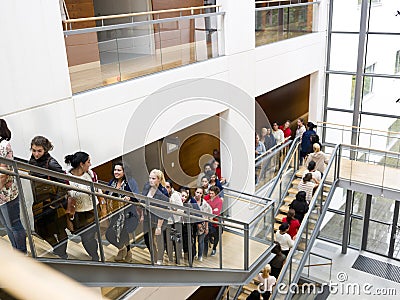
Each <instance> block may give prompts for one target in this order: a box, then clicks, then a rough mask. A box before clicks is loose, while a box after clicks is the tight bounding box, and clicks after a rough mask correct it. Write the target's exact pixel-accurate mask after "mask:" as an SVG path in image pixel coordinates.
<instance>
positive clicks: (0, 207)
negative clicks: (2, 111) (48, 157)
mask: <svg viewBox="0 0 400 300" xmlns="http://www.w3.org/2000/svg"><path fill="white" fill-rule="evenodd" d="M10 139H11V131H10V129H8V126H7V123H6V121H5V120H4V119H0V157H3V158H8V159H14V156H13V151H12V149H11V144H10ZM0 168H2V169H6V170H9V171H12V167H11V166H10V165H7V164H0ZM0 222H1V224H3V226H4V227H5V229H6V232H7V235H8V238H9V239H10V242H11V245H12V246H13V248H15V249H17V250H19V251H21V252H23V253H26V251H27V250H26V232H25V229H24V227H23V226H22V223H21V219H20V209H19V197H18V188H17V184H16V182H15V179H14V177H13V176H9V175H6V174H2V173H0Z"/></svg>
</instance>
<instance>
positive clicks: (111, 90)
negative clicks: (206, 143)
mask: <svg viewBox="0 0 400 300" xmlns="http://www.w3.org/2000/svg"><path fill="white" fill-rule="evenodd" d="M221 4H222V5H223V8H222V10H223V11H225V12H226V18H225V24H224V28H225V33H226V37H225V41H226V44H225V49H226V54H227V55H226V56H224V57H220V58H216V59H212V60H208V61H203V62H199V63H195V64H191V65H187V66H183V67H179V68H175V69H171V70H168V71H164V72H161V73H157V74H153V75H148V76H144V77H141V78H137V79H134V80H131V81H126V82H122V83H119V84H115V85H111V86H107V87H104V88H99V89H95V90H92V91H87V92H83V93H80V94H77V95H74V96H71V88H70V85H69V74H68V67H67V61H66V54H65V46H64V40H63V35H62V29H61V25H60V24H61V17H60V11H59V7H58V3H57V2H54V1H45V0H42V1H35V3H34V4H32V3H31V2H28V3H26V2H25V1H21V0H17V1H13V2H6V3H3V2H2V3H0V14H1V16H2V18H0V22H1V24H4V25H6V26H0V28H1V29H0V30H3V31H4V34H3V36H5V37H6V39H9V40H10V41H12V42H11V43H6V44H4V45H5V46H4V45H3V46H2V47H1V48H0V53H1V54H2V55H0V60H1V62H2V64H1V65H2V66H5V67H3V68H1V70H0V75H1V79H2V80H1V84H2V87H3V88H2V89H1V90H2V93H3V95H4V98H3V97H2V98H3V99H7V100H9V101H10V104H9V105H6V106H2V107H1V108H0V117H4V118H6V120H7V121H8V122H9V124H10V127H11V129H12V130H13V133H14V138H13V140H12V141H13V145H14V150H15V153H16V155H17V156H22V157H28V156H29V141H30V140H31V138H32V137H33V136H34V135H37V134H42V135H45V136H47V137H49V138H50V139H51V140H52V141H53V142H54V145H55V150H54V151H53V155H54V156H55V157H56V158H57V159H58V160H59V161H62V159H63V157H64V156H65V154H69V153H72V152H74V151H77V150H80V149H81V150H84V151H87V152H88V153H90V154H91V156H92V162H93V165H94V166H96V165H99V164H101V163H104V162H106V161H109V160H110V159H113V158H115V157H117V156H120V155H121V154H122V149H123V142H124V135H125V129H126V128H127V125H128V123H129V119H130V117H131V116H132V115H133V114H134V112H136V111H137V108H138V107H139V105H141V104H142V102H143V101H146V100H145V99H146V97H148V96H149V95H151V94H152V93H154V92H155V91H157V90H159V89H160V88H163V87H165V86H166V85H168V84H171V83H175V82H179V81H182V80H185V79H190V78H192V79H199V78H210V79H219V80H223V81H226V82H228V83H230V84H232V85H234V86H236V87H238V88H240V89H241V90H243V91H244V92H245V93H247V94H248V95H249V97H250V99H251V98H253V99H254V98H255V97H256V96H259V95H261V94H263V93H266V92H269V91H271V90H273V89H276V88H278V87H280V86H283V85H285V84H287V83H289V82H292V81H294V80H297V79H299V78H301V77H304V76H306V75H309V74H317V75H316V76H317V77H315V78H316V79H315V82H314V80H312V84H311V89H312V91H311V92H310V95H311V99H312V100H311V101H312V103H310V106H313V105H314V104H315V103H319V102H318V101H321V93H322V88H321V86H320V81H321V75H320V74H321V70H322V69H323V62H324V49H323V45H324V43H325V39H324V34H323V33H315V34H309V35H306V36H302V37H298V38H294V39H290V40H286V41H282V42H278V43H274V44H270V45H266V46H262V47H257V48H255V41H254V39H255V34H254V15H255V14H254V3H252V2H247V1H226V0H221ZM27 6H28V7H27ZM5 11H7V13H4V12H5ZM3 15H4V16H3ZM33 16H34V17H33ZM38 20H39V21H38ZM32 24H35V26H31V25H32ZM5 27H7V28H13V27H15V28H16V31H11V30H7V31H5V30H4V28H5ZM16 32H17V33H18V34H16ZM26 45H29V48H28V49H27V46H26ZM232 98H235V96H234V95H233V96H232ZM241 105H242V108H241V110H242V114H241V115H240V116H238V115H237V114H236V113H234V112H231V111H230V110H228V111H227V107H226V106H224V105H222V106H221V105H220V106H218V105H207V106H204V105H203V106H202V105H201V102H198V103H197V104H193V105H191V106H189V107H184V108H182V109H181V110H175V111H173V110H172V111H170V112H169V115H168V118H170V119H173V120H174V122H176V123H179V126H188V125H190V122H183V123H182V122H181V121H182V120H184V119H185V118H186V117H187V116H190V115H193V114H195V113H198V112H199V111H202V112H207V113H208V114H209V115H214V114H216V113H219V112H222V111H224V113H223V114H222V116H223V118H225V119H227V121H233V122H239V123H240V122H243V121H244V120H246V122H247V121H248V120H250V124H251V123H252V122H254V103H252V102H251V101H244V102H243V103H242V104H241ZM196 121H197V120H195V119H193V120H192V122H191V123H194V122H196ZM171 126H172V125H171ZM155 128H156V129H154V128H153V130H152V132H151V135H149V139H148V140H147V142H151V141H153V140H155V139H158V138H161V137H163V136H165V133H166V132H167V131H168V128H167V127H166V126H156V127H155ZM138 130H140V129H138ZM252 131H253V128H252V127H251V126H250V127H243V128H241V134H242V135H243V136H242V141H243V142H244V143H245V144H246V147H248V149H247V150H248V156H247V158H246V160H247V159H249V161H250V164H248V165H247V166H243V168H247V169H249V170H250V171H249V172H250V173H248V174H247V175H243V176H246V177H248V179H249V181H248V183H246V184H245V186H246V189H247V188H249V187H251V186H253V182H252V181H253V180H254V178H253V177H254V176H253V175H252V173H251V172H253V171H252V170H253V169H254V168H253V166H252V165H251V163H252V162H254V160H253V154H252V153H253V152H252V147H253V146H252V145H253V142H254V134H253V132H252ZM132 134H134V133H132ZM221 134H222V137H225V139H226V137H230V136H232V132H229V130H228V129H227V128H224V127H223V128H221ZM235 142H236V141H235V140H234V139H233V140H231V141H230V145H229V147H232V148H234V147H235ZM138 146H139V145H138V144H135V141H134V139H133V142H132V144H131V145H130V147H131V149H132V150H133V149H135V148H137V147H138ZM224 151H225V150H222V152H223V153H222V160H223V164H225V167H226V168H228V169H230V170H234V168H236V167H237V165H235V163H234V162H235V160H236V159H234V160H233V163H232V162H229V158H228V157H224ZM234 152H235V151H234ZM236 155H238V153H236V154H234V157H236ZM250 158H251V159H250ZM239 159H240V158H239ZM241 168H242V166H241V167H240V169H241ZM235 181H236V183H235ZM232 184H234V185H236V184H238V185H239V184H240V185H243V182H242V179H239V177H237V179H233V182H232ZM231 187H234V186H232V185H231Z"/></svg>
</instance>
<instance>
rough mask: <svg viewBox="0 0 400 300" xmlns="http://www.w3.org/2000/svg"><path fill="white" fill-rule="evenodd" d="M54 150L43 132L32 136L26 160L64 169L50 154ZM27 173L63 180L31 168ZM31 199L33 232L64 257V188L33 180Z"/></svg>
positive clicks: (56, 169) (36, 164)
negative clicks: (29, 155)
mask: <svg viewBox="0 0 400 300" xmlns="http://www.w3.org/2000/svg"><path fill="white" fill-rule="evenodd" d="M51 150H53V145H52V143H51V142H50V141H49V140H48V139H47V138H45V137H44V136H35V137H34V138H33V139H32V141H31V152H32V155H31V158H30V159H29V164H31V165H33V166H36V167H40V168H43V169H48V170H51V171H55V172H59V173H65V172H64V170H63V169H62V167H61V166H60V164H59V163H58V162H57V160H55V158H54V157H52V156H51V155H50V154H49V151H51ZM30 175H33V176H36V177H40V178H43V179H48V180H52V181H56V182H60V183H67V182H66V181H64V180H61V179H58V178H55V177H50V176H47V175H44V174H41V173H36V172H31V173H30ZM32 189H33V197H34V202H33V206H32V211H33V216H34V223H35V232H36V233H37V234H38V235H39V236H40V237H42V238H43V239H44V240H46V241H47V242H48V243H49V244H50V245H51V246H53V253H54V254H56V255H58V256H59V257H61V258H63V259H67V258H68V255H67V241H68V238H67V233H66V232H65V228H67V219H66V218H67V217H66V215H65V213H62V212H63V211H64V210H63V207H64V208H65V206H66V198H65V196H66V190H65V189H62V188H59V187H56V186H53V185H49V184H45V183H41V182H38V181H32Z"/></svg>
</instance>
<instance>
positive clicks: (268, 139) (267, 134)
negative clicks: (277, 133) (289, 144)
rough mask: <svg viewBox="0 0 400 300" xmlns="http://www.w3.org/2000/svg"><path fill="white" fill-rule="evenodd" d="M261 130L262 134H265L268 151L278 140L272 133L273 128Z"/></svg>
mask: <svg viewBox="0 0 400 300" xmlns="http://www.w3.org/2000/svg"><path fill="white" fill-rule="evenodd" d="M264 130H265V135H264ZM261 131H262V132H263V133H262V134H263V135H264V145H265V150H266V151H268V150H269V149H271V148H272V147H274V146H275V145H276V140H275V138H274V136H273V134H272V133H271V128H262V129H261Z"/></svg>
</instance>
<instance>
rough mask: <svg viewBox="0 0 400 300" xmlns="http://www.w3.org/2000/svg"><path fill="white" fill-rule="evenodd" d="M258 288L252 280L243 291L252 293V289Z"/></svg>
mask: <svg viewBox="0 0 400 300" xmlns="http://www.w3.org/2000/svg"><path fill="white" fill-rule="evenodd" d="M256 289H257V285H255V284H254V283H253V282H250V283H249V284H246V285H245V286H243V291H244V292H245V293H248V294H250V293H251V292H252V291H254V290H256Z"/></svg>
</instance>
